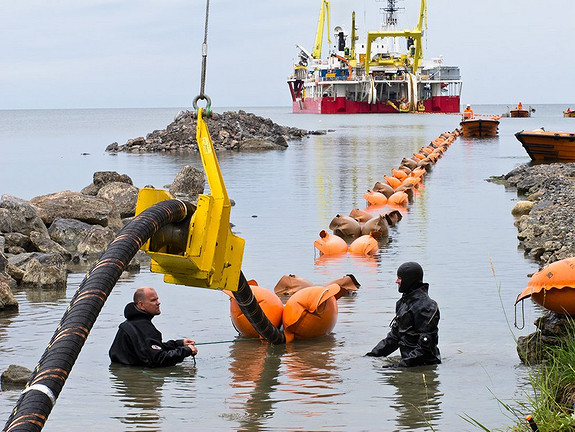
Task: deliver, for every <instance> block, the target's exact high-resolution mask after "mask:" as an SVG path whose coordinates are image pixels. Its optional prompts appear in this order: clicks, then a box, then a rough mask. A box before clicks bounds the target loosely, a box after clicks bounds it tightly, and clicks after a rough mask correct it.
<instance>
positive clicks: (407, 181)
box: [403, 176, 421, 187]
mask: <svg viewBox="0 0 575 432" xmlns="http://www.w3.org/2000/svg"><path fill="white" fill-rule="evenodd" d="M419 182H421V177H414V176H409V177H407V178H406V179H405V180H403V184H404V185H412V186H414V187H417V185H418V184H419Z"/></svg>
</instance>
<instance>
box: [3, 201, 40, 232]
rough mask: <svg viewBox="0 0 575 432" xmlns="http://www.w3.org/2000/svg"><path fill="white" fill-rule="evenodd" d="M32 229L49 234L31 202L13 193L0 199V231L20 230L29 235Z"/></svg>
mask: <svg viewBox="0 0 575 432" xmlns="http://www.w3.org/2000/svg"><path fill="white" fill-rule="evenodd" d="M32 231H38V232H39V233H41V234H44V235H46V236H47V235H48V229H47V228H46V225H45V223H44V222H43V221H42V219H41V218H40V216H39V215H38V213H37V212H36V209H35V208H34V207H33V206H32V205H31V204H30V202H28V201H26V200H23V199H21V198H17V197H14V196H11V195H2V199H1V200H0V232H3V233H10V232H18V233H21V234H24V235H29V234H30V233H31V232H32Z"/></svg>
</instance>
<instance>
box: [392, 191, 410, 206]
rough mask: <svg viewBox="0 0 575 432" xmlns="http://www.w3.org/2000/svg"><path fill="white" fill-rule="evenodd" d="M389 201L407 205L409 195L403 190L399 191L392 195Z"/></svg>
mask: <svg viewBox="0 0 575 432" xmlns="http://www.w3.org/2000/svg"><path fill="white" fill-rule="evenodd" d="M387 202H388V204H390V205H397V206H406V205H407V204H408V202H409V196H408V195H407V193H405V192H403V191H398V192H395V193H394V194H393V195H392V196H390V197H389V199H388V200H387Z"/></svg>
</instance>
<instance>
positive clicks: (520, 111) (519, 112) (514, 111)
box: [509, 109, 530, 117]
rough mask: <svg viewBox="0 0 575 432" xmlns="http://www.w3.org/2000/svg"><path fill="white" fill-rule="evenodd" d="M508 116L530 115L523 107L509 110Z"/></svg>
mask: <svg viewBox="0 0 575 432" xmlns="http://www.w3.org/2000/svg"><path fill="white" fill-rule="evenodd" d="M509 115H510V117H530V115H529V111H527V110H524V109H512V110H511V111H509Z"/></svg>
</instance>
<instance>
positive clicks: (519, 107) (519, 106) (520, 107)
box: [517, 102, 523, 110]
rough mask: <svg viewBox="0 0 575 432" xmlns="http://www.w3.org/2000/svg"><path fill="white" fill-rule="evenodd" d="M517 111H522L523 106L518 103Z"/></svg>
mask: <svg viewBox="0 0 575 432" xmlns="http://www.w3.org/2000/svg"><path fill="white" fill-rule="evenodd" d="M517 109H518V110H522V109H523V104H522V103H521V102H519V103H518V104H517Z"/></svg>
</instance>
